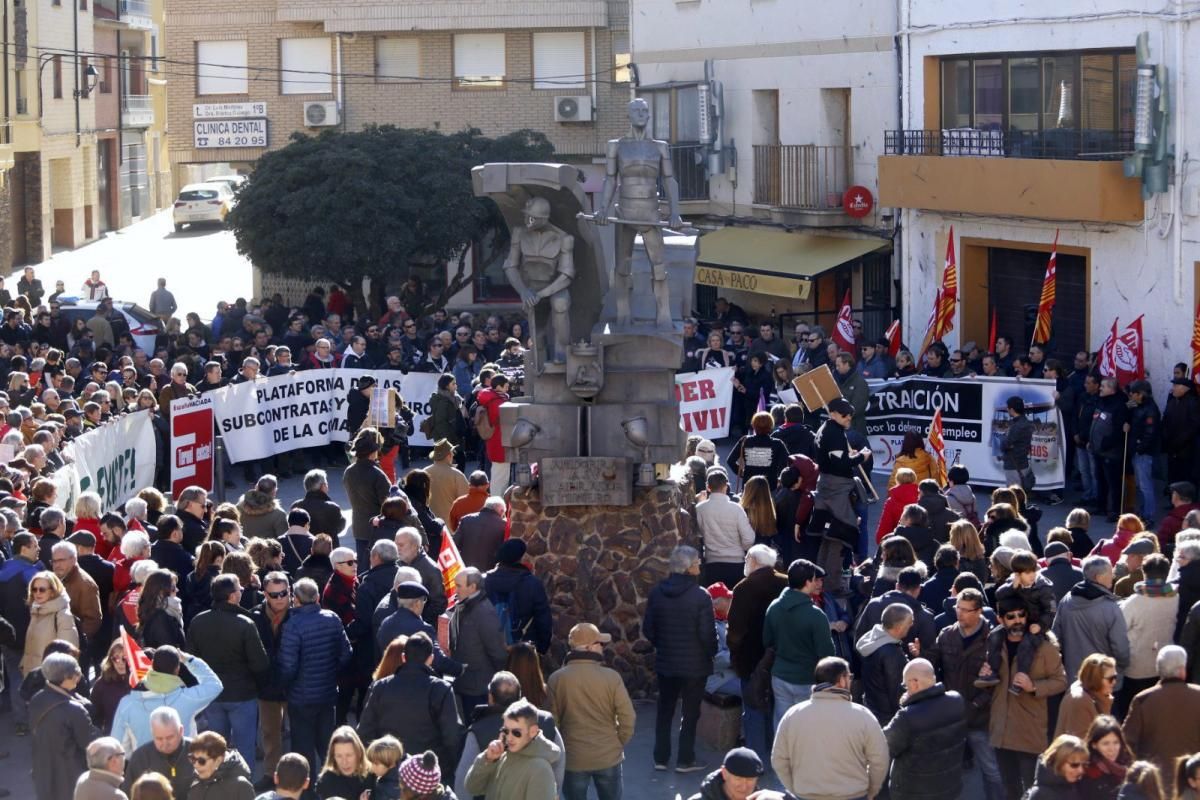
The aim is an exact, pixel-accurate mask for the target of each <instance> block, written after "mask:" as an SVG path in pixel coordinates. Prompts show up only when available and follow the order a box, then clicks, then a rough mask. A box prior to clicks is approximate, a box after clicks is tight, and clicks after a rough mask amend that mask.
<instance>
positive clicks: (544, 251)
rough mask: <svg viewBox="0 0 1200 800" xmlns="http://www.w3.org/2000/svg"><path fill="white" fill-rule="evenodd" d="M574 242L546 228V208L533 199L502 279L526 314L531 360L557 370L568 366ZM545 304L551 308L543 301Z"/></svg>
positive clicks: (541, 201)
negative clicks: (546, 362)
mask: <svg viewBox="0 0 1200 800" xmlns="http://www.w3.org/2000/svg"><path fill="white" fill-rule="evenodd" d="M574 250H575V238H574V237H573V236H570V235H568V234H567V233H566V232H564V231H563V230H562V229H560V228H557V227H555V226H554V225H551V224H550V202H549V201H548V200H546V199H545V198H544V197H535V198H533V199H532V200H530V201H529V202H528V203H526V204H525V225H524V226H523V227H517V228H513V231H512V245H511V247H510V248H509V251H508V260H507V261H505V262H504V274H505V276H507V277H508V282H509V283H511V284H512V287H513V288H514V289H516V290H517V296H519V297H520V298H521V302H522V303H524V305H525V309H526V311H527V312H528V313H529V318H530V321H531V322H532V327H531V329H530V332H531V333H532V335H533V340H534V341H533V351H534V355H535V357H536V355H537V354H538V353H539V351H540V352H541V353H542V354H543V358H546V359H547V360H549V361H552V362H554V363H555V364H562V363H565V362H566V360H567V345H568V344H569V343H570V340H571V322H570V319H569V318H568V314H569V312H570V311H571V294H570V288H571V282H572V281H573V280H574V279H575V260H574ZM546 299H549V301H550V302H549V303H543V302H542V301H543V300H546Z"/></svg>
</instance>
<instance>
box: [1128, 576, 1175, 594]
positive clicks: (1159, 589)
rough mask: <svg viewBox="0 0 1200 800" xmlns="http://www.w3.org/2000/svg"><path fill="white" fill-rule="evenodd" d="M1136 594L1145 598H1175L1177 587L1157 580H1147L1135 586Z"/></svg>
mask: <svg viewBox="0 0 1200 800" xmlns="http://www.w3.org/2000/svg"><path fill="white" fill-rule="evenodd" d="M1133 591H1134V593H1135V594H1140V595H1142V596H1144V597H1174V596H1175V587H1174V586H1172V585H1171V584H1169V583H1167V582H1166V581H1161V580H1158V579H1156V578H1147V579H1146V580H1144V581H1138V582H1137V583H1135V584H1134V585H1133Z"/></svg>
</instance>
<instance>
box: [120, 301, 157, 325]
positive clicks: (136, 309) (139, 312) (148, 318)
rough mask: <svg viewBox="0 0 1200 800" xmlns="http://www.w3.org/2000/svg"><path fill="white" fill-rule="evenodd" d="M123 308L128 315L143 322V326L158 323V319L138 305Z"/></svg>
mask: <svg viewBox="0 0 1200 800" xmlns="http://www.w3.org/2000/svg"><path fill="white" fill-rule="evenodd" d="M123 308H124V311H125V313H126V314H128V315H129V316H131V317H133V318H134V319H136V320H137V321H138V322H141V323H142V324H147V323H148V324H155V323H157V322H158V317H156V316H154V315H153V314H151V313H150V312H149V311H147V310H146V309H144V308H142V307H141V306H139V305H137V304H136V303H130V304H129V305H127V306H123Z"/></svg>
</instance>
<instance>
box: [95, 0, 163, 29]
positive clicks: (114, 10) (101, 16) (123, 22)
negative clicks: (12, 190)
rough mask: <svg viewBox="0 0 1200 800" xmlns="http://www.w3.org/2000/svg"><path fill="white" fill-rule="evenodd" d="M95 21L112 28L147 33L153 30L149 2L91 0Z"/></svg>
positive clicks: (145, 0) (136, 0) (152, 16)
mask: <svg viewBox="0 0 1200 800" xmlns="http://www.w3.org/2000/svg"><path fill="white" fill-rule="evenodd" d="M93 2H94V5H93V10H92V13H93V14H94V15H95V17H96V21H97V22H100V23H102V24H103V23H108V24H109V25H112V26H114V27H120V28H129V29H132V30H140V31H148V30H153V29H154V14H153V12H152V10H151V8H150V1H149V0H93Z"/></svg>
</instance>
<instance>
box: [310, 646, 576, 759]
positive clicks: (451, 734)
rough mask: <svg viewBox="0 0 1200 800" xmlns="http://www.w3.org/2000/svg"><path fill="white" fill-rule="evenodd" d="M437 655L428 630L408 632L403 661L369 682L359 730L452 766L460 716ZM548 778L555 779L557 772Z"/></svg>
mask: <svg viewBox="0 0 1200 800" xmlns="http://www.w3.org/2000/svg"><path fill="white" fill-rule="evenodd" d="M433 658H434V643H433V640H432V639H430V638H429V636H428V635H427V634H426V633H424V632H417V633H414V634H412V635H411V636H409V637H408V641H407V642H406V643H405V645H404V663H403V664H402V665H401V666H400V668H399V669H398V670H396V672H395V673H394V674H392V675H389V676H388V677H386V678H381V679H380V680H377V681H375V682H374V683H372V684H371V689H370V691H369V692H368V694H367V700H366V704H365V705H364V706H363V710H362V714H361V715H360V716H359V720H358V735H359V736H360V737H362V739H364V740H366V741H370V740H373V739H378V738H379V737H380V736H383V735H384V734H390V735H392V736H395V737H396V738H397V739H399V740H400V741H401V742H402V743H403V744H404V749H405V751H407V752H409V753H420V752H424V751H426V750H432V751H434V752H435V753H437V757H438V762H439V763H441V764H445V765H447V767H448V768H449V766H450V765H453V764H455V763H456V762H457V756H458V752H459V745H460V743H461V741H462V722H461V721H460V719H459V716H458V705H457V703H456V702H455V700H454V691H453V689H451V688H450V684H449V683H447V682H446V681H444V680H442V679H441V678H439V677H437V675H436V674H435V672H434V669H433ZM326 741H328V740H326ZM550 781H551V783H553V782H554V776H553V773H551V776H550Z"/></svg>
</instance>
